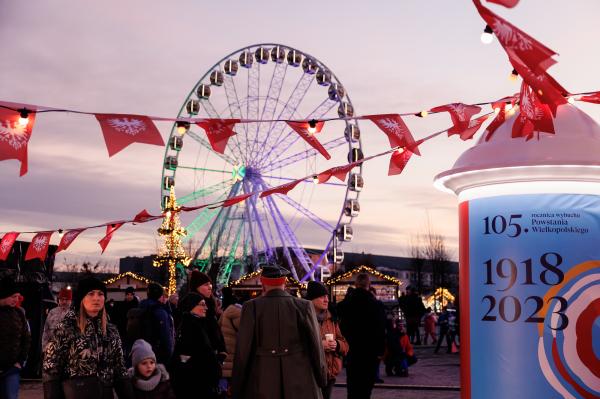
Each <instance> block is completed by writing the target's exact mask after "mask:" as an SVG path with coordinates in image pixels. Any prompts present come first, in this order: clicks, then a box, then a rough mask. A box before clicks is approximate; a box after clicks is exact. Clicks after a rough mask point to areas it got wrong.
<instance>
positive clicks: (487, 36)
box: [481, 25, 494, 44]
mask: <svg viewBox="0 0 600 399" xmlns="http://www.w3.org/2000/svg"><path fill="white" fill-rule="evenodd" d="M493 40H494V31H493V30H492V28H490V26H489V25H486V26H485V29H484V30H483V33H482V34H481V42H482V43H483V44H490V43H491V42H492V41H493Z"/></svg>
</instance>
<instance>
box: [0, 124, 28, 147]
mask: <svg viewBox="0 0 600 399" xmlns="http://www.w3.org/2000/svg"><path fill="white" fill-rule="evenodd" d="M26 128H27V126H20V125H19V124H18V123H16V122H12V123H11V122H10V121H4V123H3V121H0V141H6V142H8V145H10V146H11V147H12V148H14V149H15V150H19V149H21V148H22V147H23V146H25V145H26V144H27V141H29V134H27V131H26Z"/></svg>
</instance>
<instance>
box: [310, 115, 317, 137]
mask: <svg viewBox="0 0 600 399" xmlns="http://www.w3.org/2000/svg"><path fill="white" fill-rule="evenodd" d="M316 132H317V121H316V120H314V119H311V120H309V121H308V133H309V134H315V133H316Z"/></svg>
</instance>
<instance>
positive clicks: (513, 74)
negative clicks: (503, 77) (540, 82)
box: [508, 69, 519, 82]
mask: <svg viewBox="0 0 600 399" xmlns="http://www.w3.org/2000/svg"><path fill="white" fill-rule="evenodd" d="M518 77H519V72H517V70H516V69H513V70H512V72H511V73H510V75H508V79H509V80H510V81H511V82H516V81H517V78H518Z"/></svg>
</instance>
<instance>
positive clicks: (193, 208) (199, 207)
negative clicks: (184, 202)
mask: <svg viewBox="0 0 600 399" xmlns="http://www.w3.org/2000/svg"><path fill="white" fill-rule="evenodd" d="M207 206H208V205H207V204H203V205H198V206H182V207H181V210H182V211H183V212H190V211H195V210H198V209H202V208H206V207H207Z"/></svg>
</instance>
